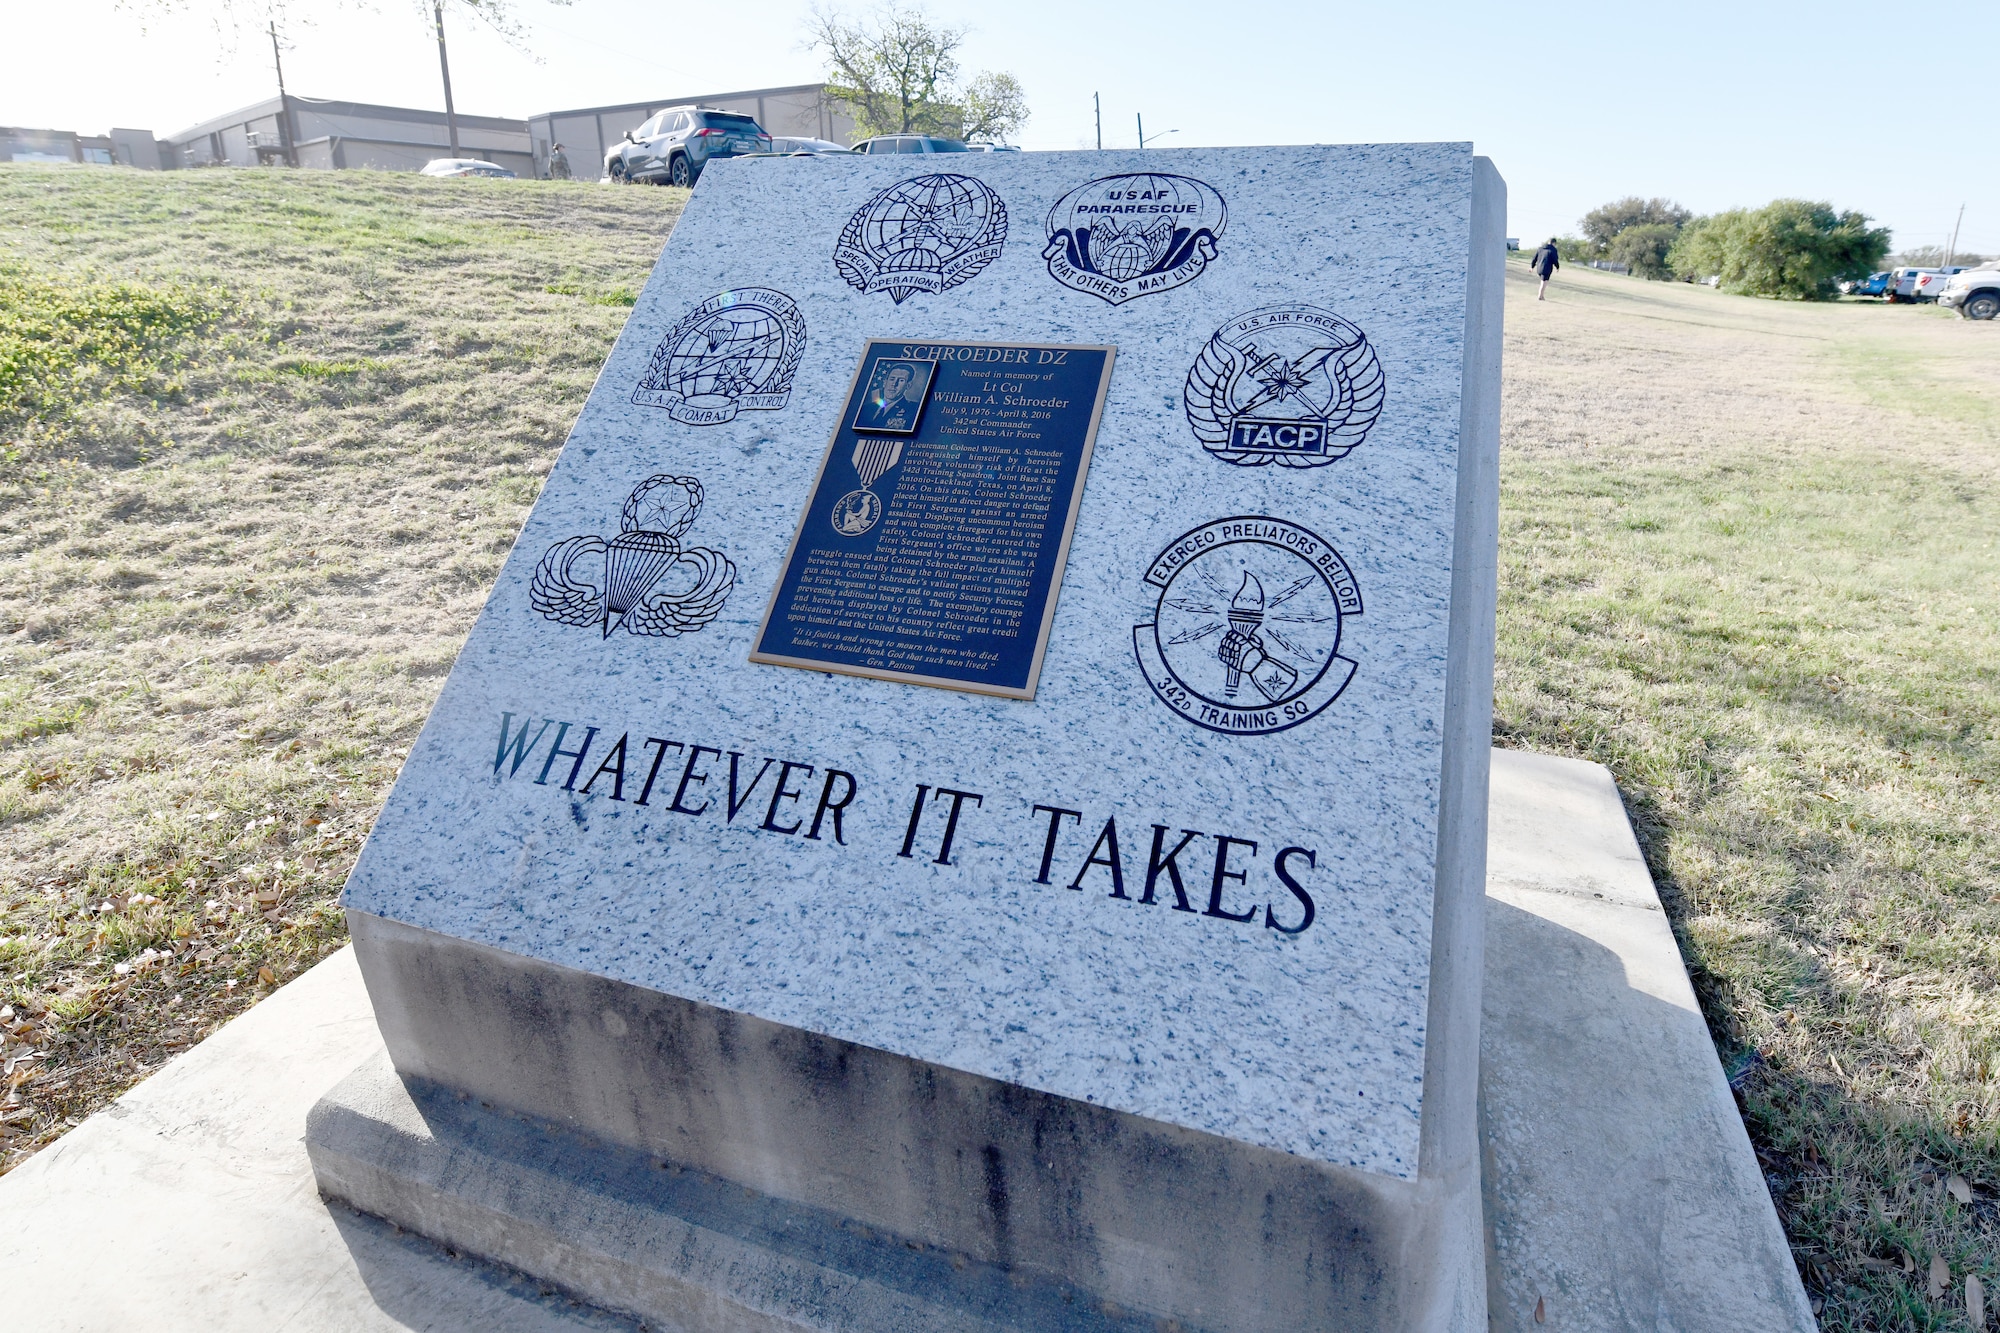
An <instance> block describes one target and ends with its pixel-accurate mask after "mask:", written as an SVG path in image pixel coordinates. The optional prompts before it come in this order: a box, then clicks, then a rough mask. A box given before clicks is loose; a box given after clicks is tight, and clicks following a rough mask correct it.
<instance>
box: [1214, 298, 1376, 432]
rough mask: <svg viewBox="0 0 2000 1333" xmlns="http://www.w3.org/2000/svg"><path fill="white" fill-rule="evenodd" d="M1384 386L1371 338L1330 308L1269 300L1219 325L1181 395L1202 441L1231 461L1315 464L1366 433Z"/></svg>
mask: <svg viewBox="0 0 2000 1333" xmlns="http://www.w3.org/2000/svg"><path fill="white" fill-rule="evenodd" d="M1386 389H1387V383H1386V381H1385V380H1384V379H1383V375H1382V363H1381V362H1380V361H1379V360H1378V359H1377V358H1376V356H1375V349H1374V347H1373V346H1371V345H1370V344H1369V342H1368V337H1367V335H1366V334H1364V333H1362V331H1361V330H1360V329H1358V328H1356V327H1355V326H1354V325H1353V324H1350V323H1349V322H1348V321H1346V320H1344V319H1342V318H1341V317H1340V316H1339V315H1336V314H1333V313H1332V312H1331V311H1327V310H1320V309H1317V308H1316V307H1313V306H1309V305H1290V306H1268V307H1266V308H1265V309H1262V310H1253V311H1251V312H1250V313H1249V314H1247V315H1239V316H1238V317H1237V318H1235V319H1233V320H1231V321H1230V322H1229V323H1227V324H1225V325H1223V326H1222V327H1221V328H1220V329H1217V330H1216V332H1215V336H1214V337H1212V338H1210V339H1209V340H1208V345H1207V346H1206V347H1204V348H1202V349H1201V355H1200V356H1199V357H1197V358H1195V363H1194V366H1193V368H1192V369H1190V370H1189V371H1188V377H1187V389H1186V391H1185V393H1184V394H1183V396H1182V401H1183V403H1184V404H1185V406H1186V408H1187V419H1188V424H1189V425H1190V426H1192V427H1193V428H1194V433H1195V437H1196V438H1197V439H1199V440H1200V441H1201V445H1202V448H1204V449H1206V450H1208V452H1209V453H1211V454H1213V455H1215V457H1217V458H1219V459H1221V460H1222V461H1223V462H1225V463H1234V464H1235V465H1237V466H1238V467H1263V466H1265V465H1267V464H1270V463H1277V464H1279V465H1280V466H1282V467H1322V466H1324V465H1325V464H1327V463H1331V462H1333V461H1334V460H1335V459H1336V458H1344V457H1346V456H1347V454H1348V451H1350V450H1351V449H1353V448H1354V446H1355V445H1357V444H1359V443H1361V441H1362V440H1363V439H1364V438H1365V437H1366V436H1367V434H1368V430H1369V428H1370V427H1371V426H1373V425H1374V424H1375V419H1376V418H1377V417H1379V416H1380V415H1381V414H1382V398H1383V394H1384V392H1385V391H1386Z"/></svg>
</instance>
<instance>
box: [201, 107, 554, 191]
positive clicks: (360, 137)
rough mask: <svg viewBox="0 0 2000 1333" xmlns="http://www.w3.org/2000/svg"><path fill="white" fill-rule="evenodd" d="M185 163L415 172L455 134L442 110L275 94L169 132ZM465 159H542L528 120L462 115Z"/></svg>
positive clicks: (529, 168) (443, 151) (530, 162)
mask: <svg viewBox="0 0 2000 1333" xmlns="http://www.w3.org/2000/svg"><path fill="white" fill-rule="evenodd" d="M166 142H167V144H168V145H170V150H171V152H172V153H173V155H174V163H173V165H175V166H179V167H206V166H238V167H254V166H260V165H279V164H283V163H285V162H287V161H296V162H297V163H298V165H300V166H302V167H320V168H338V167H370V168H373V169H375V170H377V171H416V170H418V169H419V168H421V167H422V166H423V165H424V163H426V162H428V161H430V160H431V159H432V158H436V157H449V156H451V133H450V130H449V128H448V126H447V125H446V122H445V115H444V112H442V111H426V110H422V109H420V108H417V107H407V106H377V105H375V104H373V103H369V102H334V101H326V100H323V99H321V98H317V97H292V96H286V97H283V98H278V97H273V98H271V99H269V100H268V101H263V102H258V103H257V104H255V105H254V106H247V107H243V108H242V109H240V110H237V111H232V112H230V113H229V114H228V115H226V116H218V117H216V118H215V119H214V120H209V121H204V122H203V123H201V124H199V125H195V126H192V127H190V128H188V129H185V130H182V131H181V132H180V133H178V134H174V135H169V136H168V137H167V140H166ZM458 149H459V155H460V156H462V157H478V158H484V159H485V160H486V161H488V162H492V163H494V164H495V165H497V166H503V167H506V168H508V169H509V170H510V171H513V172H515V173H517V174H519V175H522V176H532V175H537V174H542V173H538V172H536V170H535V158H534V155H533V153H532V151H531V149H530V147H529V141H528V124H527V122H526V121H521V120H510V119H507V118H505V117H502V116H468V115H465V114H463V113H460V115H459V116H458Z"/></svg>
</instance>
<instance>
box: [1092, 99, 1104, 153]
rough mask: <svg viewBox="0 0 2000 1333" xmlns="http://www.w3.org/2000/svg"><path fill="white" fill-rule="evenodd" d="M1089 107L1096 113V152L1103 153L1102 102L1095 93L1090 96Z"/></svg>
mask: <svg viewBox="0 0 2000 1333" xmlns="http://www.w3.org/2000/svg"><path fill="white" fill-rule="evenodd" d="M1090 105H1091V107H1092V109H1093V110H1095V111H1096V112H1097V151H1098V152H1100V153H1101V152H1103V151H1104V100H1103V98H1101V97H1099V96H1098V95H1097V94H1096V93H1092V94H1091V95H1090Z"/></svg>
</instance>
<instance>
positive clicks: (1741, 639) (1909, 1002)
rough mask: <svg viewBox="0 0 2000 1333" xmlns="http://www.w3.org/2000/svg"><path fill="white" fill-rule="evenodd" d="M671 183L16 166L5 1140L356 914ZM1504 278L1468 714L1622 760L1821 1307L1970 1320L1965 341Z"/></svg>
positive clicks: (1978, 1238)
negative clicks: (1488, 601)
mask: <svg viewBox="0 0 2000 1333" xmlns="http://www.w3.org/2000/svg"><path fill="white" fill-rule="evenodd" d="M678 207H679V198H678V197H677V196H676V194H675V193H674V192H672V191H662V190H640V189H632V190H609V189H601V188H598V187H595V186H585V185H553V184H547V183H538V182H493V181H465V182H460V181H421V180H417V179H414V178H411V177H392V176H370V175H365V174H361V173H342V174H339V175H317V174H312V173H302V174H298V175H291V174H288V173H279V172H199V173H194V172H190V173H173V174H169V175H148V174H140V173H126V172H117V171H106V170H84V169H74V170H72V169H65V168H35V167H0V1004H4V1005H6V1006H7V1007H8V1008H9V1009H11V1011H12V1012H11V1013H9V1012H7V1010H5V1009H0V1024H4V1025H6V1026H7V1027H8V1030H9V1037H8V1041H9V1044H8V1045H7V1047H6V1055H7V1058H8V1060H9V1062H10V1068H9V1071H8V1073H7V1075H6V1082H7V1083H9V1084H12V1085H13V1086H12V1088H11V1091H8V1092H6V1093H5V1094H4V1095H5V1097H6V1100H5V1102H4V1104H0V1149H4V1151H6V1152H7V1153H8V1156H7V1158H6V1159H5V1160H6V1161H7V1162H10V1163H11V1162H13V1161H18V1160H20V1158H21V1157H22V1156H24V1155H25V1154H26V1153H28V1152H30V1151H32V1150H33V1149H34V1148H35V1147H37V1146H39V1145H41V1144H44V1143H46V1142H48V1141H50V1140H51V1139H52V1138H53V1137H54V1136H55V1135H57V1134H59V1133H60V1132H61V1131H62V1128H63V1127H64V1125H65V1124H66V1123H67V1122H68V1121H69V1120H70V1119H71V1118H75V1117H81V1116H82V1115H83V1114H85V1113H87V1112H88V1111H90V1110H92V1109H95V1108H96V1107H98V1106H100V1105H102V1104H103V1103H104V1101H105V1100H106V1099H108V1098H109V1097H111V1096H113V1095H115V1094H116V1093H117V1092H118V1091H119V1090H121V1089H122V1088H124V1087H125V1086H128V1085H129V1084H130V1083H131V1082H132V1081H133V1080H134V1079H135V1078H137V1077H139V1076H140V1075H142V1074H143V1073H144V1072H145V1071H146V1070H147V1069H149V1068H151V1067H153V1066H154V1065H156V1064H157V1063H158V1062H159V1061H160V1060H161V1059H163V1058H164V1057H165V1056H166V1055H168V1054H171V1053H172V1052H173V1051H174V1050H177V1049H180V1048H182V1047H184V1046H185V1045H186V1044H188V1043H189V1042H191V1041H193V1040H196V1039H198V1038H199V1037H200V1036H201V1035H202V1034H203V1033H204V1032H206V1031H207V1030H209V1029H210V1028H211V1027H212V1026H213V1025H214V1024H215V1023H216V1022H218V1021H220V1020H221V1019H222V1018H224V1017H226V1016H227V1015H228V1014H229V1013H230V1012H233V1011H234V1010H236V1009H238V1008H240V1007H242V1006H243V1005H246V1004H248V1003H250V1002H251V1001H252V1000H253V998H254V997H255V996H256V995H257V994H259V993H261V992H262V991H263V990H265V989H266V988H268V987H269V986H270V985H271V984H274V983H276V982H280V981H282V980H284V979H285V978H286V977H288V976H291V975H293V974H294V973H296V971H297V970H299V969H300V968H302V967H304V966H306V965H307V964H309V963H310V962H311V961H313V960H314V959H316V958H318V957H319V956H321V955H323V954H324V953H325V952H326V951H327V950H329V949H331V948H333V947H335V946H336V945H337V944H338V942H339V934H340V926H339V920H338V914H337V912H336V911H335V910H334V908H333V905H332V904H333V897H334V895H335V893H336V892H337V890H338V886H339V884H340V881H341V879H342V877H343V876H344V875H345V873H346V870H347V867H348V865H349V864H350V863H351V860H352V857H353V855H354V851H355V849H356V847H357V846H358V843H359V839H360V836H361V835H362V833H363V832H365V830H366V829H367V827H368V824H369V821H370V820H371V819H372V817H373V815H374V812H375V810H376V809H377V808H378V805H379V803H380V801H381V798H382V796H383V795H384V793H385V792H386V788H387V784H388V782H389V780H390V779H391V778H392V777H393V775H394V771H395V766H396V763H397V761H398V758H399V756H400V753H401V751H402V749H403V748H404V747H405V746H407V745H408V744H409V742H410V740H411V738H412V737H413V736H414V734H415V731H416V728H417V726H418V724H419V723H420V721H421V719H422V717H423V715H424V712H425V710H426V709H427V708H428V706H429V703H430V700H431V699H432V697H433V696H434V694H435V691H436V690H437V688H438V685H439V684H440V682H441V680H442V677H443V673H444V672H445V671H446V669H447V668H448V667H449V664H450V662H451V659H452V655H453V653H454V652H455V651H456V648H457V646H458V644H459V642H460V640H461V638H462V636H463V634H464V632H465V630H466V628H467V627H468V625H469V624H470V621H471V617H472V615H473V614H474V612H475V611H476V610H477V608H478V605H479V603H480V600H481V598H482V597H483V594H484V589H485V587H486V585H487V584H488V582H489V581H490V579H491V578H492V575H493V573H494V570H495V569H496V568H497V566H498V563H499V560H500V558H501V556H502V555H503V554H504V552H505V550H506V547H507V545H508V543H509V541H510V540H511V538H512V535H513V533H514V531H515V529H516V527H517V526H518V524H519V522H520V520H521V517H522V516H523V514H524V513H525V511H526V507H527V505H528V504H529V503H530V502H531V501H532V499H533V496H534V493H535V490H536V487H537V486H538V485H539V481H540V477H541V476H542V474H543V473H544V471H545V470H546V468H547V467H548V465H549V463H550V462H551V461H552V459H553V456H554V453H555V450H556V448H557V447H558V446H559V444H560V441H561V438H562V435H563V433H564V431H565V430H566V428H567V426H568V424H569V422H570V420H571V419H572V418H573V416H574V414H575V412H576V411H577V408H578V407H579V405H580V403H581V401H582V397H583V394H584V393H585V391H586V390H587V388H588V386H589V383H590V381H591V377H592V376H593V375H594V373H595V371H596V367H597V365H598V364H599V362H600V361H601V359H602V357H603V355H604V352H605V351H606V349H607V348H608V347H609V345H610V341H611V339H612V338H613V337H614V336H615V334H616V332H617V329H618V326H619V324H620V323H621V321H622V319H623V316H624V309H623V304H629V302H630V299H631V293H632V292H634V291H636V290H637V289H638V286H639V284H640V282H641V281H642V280H643V277H644V274H645V271H646V269H647V267H648V266H649V265H650V263H651V260H652V258H653V256H654V254H655V253H656V252H657V250H658V247H659V244H660V242H661V241H662V240H663V239H664V237H665V235H666V232H667V230H668V229H669V228H670V227H671V225H672V221H673V218H674V216H675V215H676V213H677V211H678ZM120 284H123V285H122V286H121V285H120ZM1509 284H1510V285H1509V292H1508V298H1509V301H1508V321H1509V325H1508V335H1507V336H1508V346H1507V372H1506V373H1507V418H1506V455H1505V459H1504V495H1503V515H1502V520H1503V525H1504V526H1503V549H1502V562H1503V563H1502V568H1503V585H1502V607H1501V626H1500V631H1501V633H1500V637H1501V648H1500V661H1499V671H1500V683H1499V700H1498V704H1497V707H1496V722H1495V725H1496V731H1497V734H1498V736H1499V738H1500V741H1501V743H1503V744H1509V745H1519V746H1528V747H1533V748H1537V749H1543V750H1549V751H1553V752H1558V753H1566V754H1575V755H1580V756H1583V757H1587V758H1591V759H1596V760H1600V761H1602V762H1604V763H1606V764H1609V765H1610V766H1611V768H1612V770H1613V772H1614V773H1615V774H1616V775H1617V777H1618V779H1619V782H1620V785H1621V787H1622V788H1623V790H1624V791H1625V793H1626V795H1627V798H1628V801H1629V803H1630V805H1631V808H1632V811H1633V814H1634V817H1635V821H1636V823H1637V825H1638V828H1639V830H1640V835H1641V838H1642V840H1643V842H1644V843H1645V846H1646V851H1647V855H1648V857H1649V859H1650V860H1651V863H1652V865H1653V869H1654V873H1655V875H1656V876H1657V877H1658V879H1659V881H1660V884H1661V887H1662V890H1663V892H1664V894H1665V896H1666V898H1667V901H1668V905H1669V910H1670V912H1671V913H1672V915H1673V918H1674V922H1675V926H1676V930H1677V932H1678V933H1679V936H1680V939H1681V942H1682V947H1683V949H1684V952H1685V953H1686V956H1687V958H1688V960H1689V964H1690V968H1691V970H1692V971H1693V972H1694V974H1695V977H1696V980H1697V985H1698V988H1699V989H1700V991H1701V994H1702V997H1703V1002H1704V1004H1705V1006H1706V1007H1707V1011H1708V1014H1709V1017H1710V1021H1711V1024H1712V1025H1713V1027H1714V1028H1715V1030H1716V1032H1717V1035H1718V1041H1719V1043H1720V1045H1721V1047H1722V1050H1723V1052H1724V1056H1725V1059H1726V1061H1727V1062H1728V1064H1729V1067H1730V1069H1731V1071H1732V1073H1733V1074H1734V1075H1735V1076H1736V1081H1737V1082H1738V1083H1739V1085H1740V1086H1741V1088H1742V1090H1743V1099H1744V1106H1745V1111H1746V1118H1747V1120H1748V1123H1749V1125H1750V1127H1751V1132H1752V1136H1753V1139H1754V1140H1755V1142H1756V1144H1757V1146H1758V1150H1759V1153H1760V1155H1761V1156H1762V1158H1763V1161H1764V1165H1765V1168H1766V1172H1767V1175H1768V1177H1769V1179H1770V1182H1771V1185H1772V1188H1773V1190H1774V1192H1775V1194H1776V1196H1777V1198H1778V1200H1779V1205H1780V1210H1781V1212H1782V1214H1783V1216H1784V1218H1785V1222H1786V1225H1787V1227H1788V1228H1789V1230H1790V1233H1791V1236H1792V1238H1793V1243H1794V1246H1795V1249H1796V1251H1797V1253H1798V1256H1799V1259H1800V1263H1801V1266H1802V1268H1803V1270H1804V1271H1805V1273H1806V1275H1807V1280H1808V1285H1809V1287H1810V1289H1811V1290H1812V1292H1813V1294H1814V1296H1815V1297H1816V1298H1817V1299H1818V1300H1819V1301H1821V1302H1822V1304H1823V1314H1822V1317H1823V1319H1824V1320H1825V1323H1826V1325H1827V1327H1829V1328H1834V1329H1855V1330H1860V1329H1870V1330H1876V1329H1882V1330H1886V1329H1927V1330H1928V1329H1965V1328H1967V1327H1969V1324H1968V1320H1967V1316H1966V1305H1965V1291H1964V1284H1965V1280H1966V1278H1967V1276H1968V1275H1972V1274H1978V1275H1981V1276H1982V1277H1983V1279H1984V1280H1985V1282H1986V1284H1987V1285H1988V1287H1989V1288H1990V1287H1993V1286H1996V1285H2000V1209H1997V1206H1996V1200H2000V1139H1996V1134H2000V1131H1996V1124H2000V1083H1996V1078H2000V1000H1996V997H1995V989H1994V982H1995V975H1996V971H2000V835H1996V833H1995V831H1994V827H1993V825H1994V820H1993V817H1992V801H1993V799H1994V798H1993V796H1992V795H1991V794H1990V793H1991V791H1992V788H1991V786H1989V785H1988V784H1989V783H2000V771H1996V769H2000V765H1996V763H1995V762H1994V761H1995V758H1996V750H2000V643H1996V641H1995V629H1994V624H1993V607H1994V606H1995V605H1996V601H2000V599H1997V598H1996V594H2000V586H1996V585H2000V578H1996V575H2000V553H1996V550H1995V545H1994V535H1993V534H1994V530H1995V527H1996V519H2000V477H1996V470H2000V341H1996V336H2000V329H1995V328H1994V327H1993V326H1990V325H1970V324H1966V323H1963V322H1960V321H1956V320H1952V319H1949V318H1945V317H1942V316H1940V315H1938V314H1937V312H1934V311H1929V310H1923V309H1909V308H1894V309H1883V308H1879V307H1873V306H1860V305H1853V304H1843V305H1838V306H1813V307H1801V306H1791V305H1781V304H1777V303H1771V302H1761V301H1752V300H1746V299H1742V298H1737V297H1730V296H1724V295H1720V294H1717V293H1714V292H1711V291H1707V290H1705V289H1691V288H1685V287H1680V286H1675V285H1663V284H1650V283H1643V282H1638V281H1634V280H1630V279H1624V278H1618V277H1612V276H1609V275H1601V274H1595V273H1583V274H1577V273H1572V272H1570V271H1568V270H1565V271H1564V273H1563V274H1562V275H1561V277H1560V278H1559V279H1558V281H1557V283H1556V285H1555V287H1554V289H1553V291H1552V294H1551V297H1550V299H1549V300H1548V301H1546V302H1540V303H1537V302H1535V301H1534V300H1533V299H1532V296H1533V288H1532V285H1530V284H1528V283H1527V282H1526V281H1525V275H1524V274H1523V273H1522V272H1521V271H1520V270H1519V269H1514V270H1512V271H1510V274H1509ZM121 966H122V968H123V969H124V970H123V971H121V970H120V968H121ZM28 1052H33V1053H34V1054H33V1055H32V1057H30V1058H22V1057H23V1056H24V1055H26V1053H28ZM1954 1188H1958V1189H1961V1190H1962V1194H1963V1197H1962V1198H1961V1197H1960V1196H1959V1195H1957V1194H1954V1193H1953V1189H1954ZM1934 1264H1936V1265H1938V1266H1939V1269H1940V1270H1941V1276H1940V1277H1939V1279H1938V1281H1937V1283H1936V1284H1935V1288H1936V1292H1937V1294H1936V1295H1932V1294H1931V1292H1932V1289H1933V1286H1934V1284H1933V1281H1932V1274H1933V1265H1934ZM1549 1302H1550V1308H1551V1311H1552V1312H1553V1314H1552V1322H1553V1321H1554V1318H1556V1317H1559V1316H1560V1313H1561V1300H1560V1293H1551V1294H1550V1296H1549Z"/></svg>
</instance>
